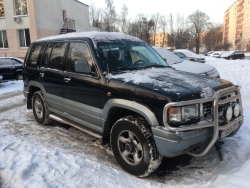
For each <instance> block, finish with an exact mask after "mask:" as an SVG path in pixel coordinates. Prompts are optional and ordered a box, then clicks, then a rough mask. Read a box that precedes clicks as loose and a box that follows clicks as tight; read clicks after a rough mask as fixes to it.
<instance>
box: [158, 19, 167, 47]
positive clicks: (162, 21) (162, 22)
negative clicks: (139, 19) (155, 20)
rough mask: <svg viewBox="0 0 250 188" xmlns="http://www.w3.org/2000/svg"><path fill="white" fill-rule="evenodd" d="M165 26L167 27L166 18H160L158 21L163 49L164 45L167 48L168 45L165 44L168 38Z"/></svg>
mask: <svg viewBox="0 0 250 188" xmlns="http://www.w3.org/2000/svg"><path fill="white" fill-rule="evenodd" d="M167 25H168V20H167V18H166V16H160V19H159V29H160V30H161V32H162V33H163V38H162V45H161V47H163V46H164V44H166V46H168V44H167V37H168V34H167Z"/></svg>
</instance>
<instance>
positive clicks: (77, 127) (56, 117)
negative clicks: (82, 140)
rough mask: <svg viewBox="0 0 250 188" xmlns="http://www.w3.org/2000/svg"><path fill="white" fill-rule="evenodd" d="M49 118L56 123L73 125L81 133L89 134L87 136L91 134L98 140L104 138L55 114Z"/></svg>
mask: <svg viewBox="0 0 250 188" xmlns="http://www.w3.org/2000/svg"><path fill="white" fill-rule="evenodd" d="M49 117H50V118H51V119H53V120H55V121H58V122H60V123H64V124H68V125H71V126H72V127H75V128H76V129H79V130H81V131H83V132H85V133H87V134H89V135H91V136H94V137H96V138H102V136H101V135H99V134H96V133H93V132H91V131H89V130H87V129H84V128H83V127H82V126H80V125H78V124H77V123H73V122H71V121H69V120H66V119H64V118H62V117H59V116H56V115H54V114H50V115H49Z"/></svg>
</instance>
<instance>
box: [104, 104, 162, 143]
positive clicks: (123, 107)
mask: <svg viewBox="0 0 250 188" xmlns="http://www.w3.org/2000/svg"><path fill="white" fill-rule="evenodd" d="M101 114H102V115H101V117H102V120H103V121H104V123H103V140H102V142H103V144H105V143H106V142H108V141H109V137H110V131H111V129H112V127H113V125H114V123H115V122H116V121H117V120H118V119H120V118H122V117H125V116H127V115H138V116H142V117H143V118H144V119H145V120H146V121H147V122H148V124H149V125H150V126H159V123H158V120H157V119H156V116H155V114H154V113H153V112H152V111H151V110H150V109H149V108H148V107H146V106H144V105H142V104H139V103H137V102H135V101H129V100H124V99H110V100H109V101H108V102H107V103H106V105H105V106H104V108H103V110H102V113H101Z"/></svg>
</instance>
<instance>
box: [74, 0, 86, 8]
mask: <svg viewBox="0 0 250 188" xmlns="http://www.w3.org/2000/svg"><path fill="white" fill-rule="evenodd" d="M75 1H76V2H78V3H81V4H83V5H85V6H87V7H89V5H86V4H85V3H83V2H81V1H79V0H75Z"/></svg>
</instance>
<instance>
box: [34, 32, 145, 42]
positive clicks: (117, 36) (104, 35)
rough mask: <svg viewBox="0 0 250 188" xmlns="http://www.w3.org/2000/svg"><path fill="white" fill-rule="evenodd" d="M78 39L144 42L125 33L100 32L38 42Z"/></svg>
mask: <svg viewBox="0 0 250 188" xmlns="http://www.w3.org/2000/svg"><path fill="white" fill-rule="evenodd" d="M77 37H88V38H91V39H93V40H94V41H98V40H102V42H104V41H113V40H121V39H127V40H132V41H142V40H140V39H139V38H137V37H133V36H130V35H126V34H124V33H119V32H98V31H90V32H79V33H68V34H63V35H56V36H51V37H45V38H42V39H39V40H38V41H46V40H52V39H64V38H77Z"/></svg>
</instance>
